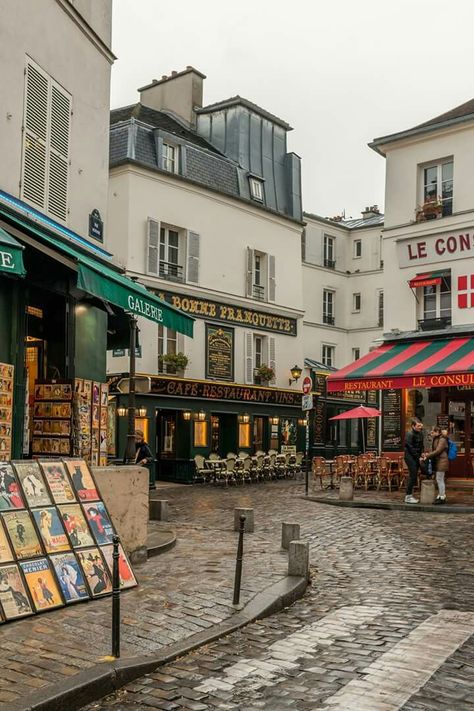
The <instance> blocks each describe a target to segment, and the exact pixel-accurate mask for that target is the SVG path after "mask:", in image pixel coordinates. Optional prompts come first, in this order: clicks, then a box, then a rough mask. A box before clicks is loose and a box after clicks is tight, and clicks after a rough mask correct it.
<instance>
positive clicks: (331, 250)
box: [323, 235, 336, 269]
mask: <svg viewBox="0 0 474 711" xmlns="http://www.w3.org/2000/svg"><path fill="white" fill-rule="evenodd" d="M323 251H324V266H325V267H327V268H328V269H335V268H336V250H335V239H334V237H331V235H324V237H323Z"/></svg>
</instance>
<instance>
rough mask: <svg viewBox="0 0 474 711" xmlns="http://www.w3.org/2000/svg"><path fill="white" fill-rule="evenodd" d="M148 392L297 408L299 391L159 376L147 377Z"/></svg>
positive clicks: (299, 406) (299, 400) (298, 405)
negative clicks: (148, 381) (149, 379)
mask: <svg viewBox="0 0 474 711" xmlns="http://www.w3.org/2000/svg"><path fill="white" fill-rule="evenodd" d="M150 392H151V393H152V394H154V395H168V396H169V397H193V398H201V399H203V400H235V401H237V402H249V403H250V402H253V403H260V404H262V405H287V406H290V407H298V408H300V409H301V392H298V391H291V390H276V389H275V388H259V387H248V386H245V385H231V384H230V383H229V384H227V383H208V382H205V381H202V380H187V379H186V380H183V379H181V378H168V377H160V376H152V377H151V388H150Z"/></svg>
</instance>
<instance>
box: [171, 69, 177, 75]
mask: <svg viewBox="0 0 474 711" xmlns="http://www.w3.org/2000/svg"><path fill="white" fill-rule="evenodd" d="M177 73H178V72H177V71H176V70H175V69H173V71H172V72H171V76H172V77H175V76H176V74H177Z"/></svg>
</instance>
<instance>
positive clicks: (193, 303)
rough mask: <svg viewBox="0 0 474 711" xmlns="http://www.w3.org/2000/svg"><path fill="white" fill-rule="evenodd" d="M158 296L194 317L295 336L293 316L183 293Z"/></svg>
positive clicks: (160, 293)
mask: <svg viewBox="0 0 474 711" xmlns="http://www.w3.org/2000/svg"><path fill="white" fill-rule="evenodd" d="M158 297H159V298H160V299H162V300H163V301H166V302H167V303H168V304H171V305H172V306H174V307H175V308H177V309H179V310H180V311H183V312H184V313H186V314H189V315H190V316H194V317H195V318H204V319H207V320H210V321H224V322H225V323H229V324H232V325H234V326H244V327H247V328H258V329H260V330H262V331H272V332H273V333H282V334H284V335H286V336H296V325H297V321H296V319H295V318H289V317H286V316H276V315H275V314H271V313H266V312H264V311H255V310H254V309H246V308H242V307H241V306H232V305H230V304H222V303H219V302H217V301H209V300H208V299H199V298H197V297H194V296H186V295H185V294H176V293H171V292H169V291H161V292H159V293H158Z"/></svg>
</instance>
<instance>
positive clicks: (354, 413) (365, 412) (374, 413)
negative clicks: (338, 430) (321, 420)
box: [329, 405, 382, 452]
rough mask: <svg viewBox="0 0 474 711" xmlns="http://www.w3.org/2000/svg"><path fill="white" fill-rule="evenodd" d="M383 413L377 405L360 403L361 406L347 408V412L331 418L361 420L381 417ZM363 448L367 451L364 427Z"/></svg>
mask: <svg viewBox="0 0 474 711" xmlns="http://www.w3.org/2000/svg"><path fill="white" fill-rule="evenodd" d="M381 415H382V413H381V412H380V410H377V408H376V407H365V405H359V407H354V408H352V410H346V412H341V414H340V415H335V416H334V417H330V418H329V419H330V420H361V419H364V418H368V417H381ZM362 448H363V450H364V452H365V434H364V428H362Z"/></svg>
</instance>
